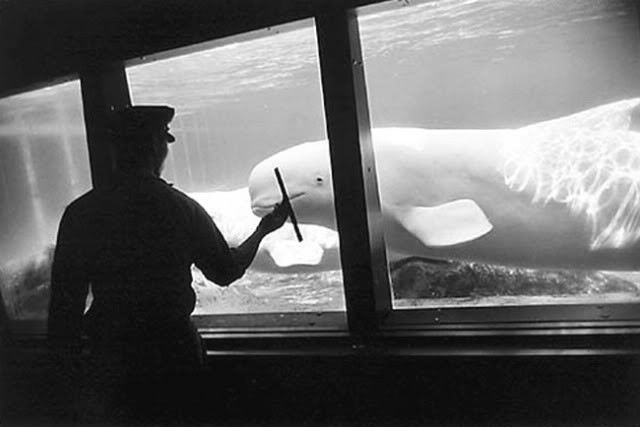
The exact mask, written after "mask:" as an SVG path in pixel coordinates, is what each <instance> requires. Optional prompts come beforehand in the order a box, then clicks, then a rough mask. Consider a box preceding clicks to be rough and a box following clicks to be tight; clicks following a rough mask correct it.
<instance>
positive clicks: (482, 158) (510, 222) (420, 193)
mask: <svg viewBox="0 0 640 427" xmlns="http://www.w3.org/2000/svg"><path fill="white" fill-rule="evenodd" d="M639 104H640V98H634V99H625V100H621V101H616V102H611V103H608V104H605V105H600V106H597V107H594V108H590V109H588V110H585V111H581V112H578V113H574V114H571V115H569V116H564V117H560V118H556V119H552V120H547V121H544V122H539V123H534V124H531V125H528V126H524V127H520V128H516V129H423V128H407V127H390V128H374V129H372V145H373V150H374V155H375V164H376V171H377V178H378V190H379V196H380V204H381V211H382V217H383V228H384V238H385V242H386V244H387V251H388V254H389V258H390V259H391V260H394V259H401V258H405V257H408V256H425V257H429V258H442V259H456V260H464V261H477V262H486V263H494V264H501V265H509V266H521V267H528V268H572V269H598V270H638V269H640V133H638V132H636V131H635V130H634V129H635V128H636V126H637V120H636V118H635V117H636V115H637V113H638V105H639ZM276 167H278V168H279V170H280V171H281V173H282V175H283V177H284V180H285V181H286V185H287V188H288V191H289V195H290V198H291V204H292V207H293V209H294V210H295V212H296V215H297V217H298V221H299V222H300V223H306V224H316V225H320V226H323V227H328V228H332V229H334V230H335V229H336V222H335V214H334V199H333V190H332V180H331V172H330V161H329V149H328V142H327V141H326V140H320V141H313V142H304V143H301V144H298V145H295V146H293V147H291V148H288V149H285V150H283V151H281V152H278V153H276V154H274V155H272V156H271V157H268V158H266V159H264V160H262V161H261V162H259V163H258V164H257V165H255V167H254V168H253V169H252V171H251V174H250V177H249V193H250V197H251V207H252V210H253V212H254V213H255V214H256V215H258V216H261V215H264V214H266V213H267V212H269V211H270V210H271V209H272V208H273V206H274V204H275V203H277V202H279V201H280V192H279V189H278V186H277V183H276V180H275V177H274V174H273V170H274V168H276Z"/></svg>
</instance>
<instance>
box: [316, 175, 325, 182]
mask: <svg viewBox="0 0 640 427" xmlns="http://www.w3.org/2000/svg"><path fill="white" fill-rule="evenodd" d="M323 181H324V179H323V178H322V177H321V176H319V177H317V178H316V182H317V183H318V184H320V183H322V182H323Z"/></svg>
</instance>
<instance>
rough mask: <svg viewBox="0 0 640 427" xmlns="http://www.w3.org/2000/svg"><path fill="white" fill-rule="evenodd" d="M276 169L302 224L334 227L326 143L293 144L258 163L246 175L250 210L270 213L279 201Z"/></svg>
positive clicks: (262, 214)
mask: <svg viewBox="0 0 640 427" xmlns="http://www.w3.org/2000/svg"><path fill="white" fill-rule="evenodd" d="M275 168H278V169H279V171H280V174H281V175H282V179H283V181H284V183H285V187H286V189H287V194H288V195H289V199H290V201H291V205H292V207H293V210H294V212H295V214H296V218H297V219H298V221H299V222H301V223H307V224H317V225H322V226H325V227H330V228H335V211H334V207H333V206H334V205H333V185H332V183H331V167H330V162H329V147H328V145H327V143H326V141H318V142H307V143H304V144H300V145H296V146H293V147H291V148H288V149H286V150H283V151H281V152H279V153H276V154H274V155H273V156H271V157H268V158H266V159H265V160H263V161H261V162H260V163H258V164H257V165H256V166H254V168H253V170H252V171H251V174H250V176H249V194H250V196H251V209H252V210H253V213H254V214H256V215H258V216H264V215H266V214H267V213H269V212H270V211H271V210H272V209H273V207H274V205H275V204H276V203H279V202H280V201H281V200H282V195H281V193H280V188H279V186H278V181H277V179H276V176H275V172H274V170H275Z"/></svg>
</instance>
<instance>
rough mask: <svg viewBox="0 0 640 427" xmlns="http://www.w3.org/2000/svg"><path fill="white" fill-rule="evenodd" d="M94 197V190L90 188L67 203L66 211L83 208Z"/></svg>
mask: <svg viewBox="0 0 640 427" xmlns="http://www.w3.org/2000/svg"><path fill="white" fill-rule="evenodd" d="M95 199H96V191H95V190H94V189H91V190H89V191H87V192H86V193H84V194H82V195H80V196H78V197H76V198H75V199H74V200H73V201H71V203H69V205H67V211H76V210H84V209H86V208H87V207H89V206H91V205H92V204H93V203H94V201H95Z"/></svg>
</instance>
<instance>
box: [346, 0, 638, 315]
mask: <svg viewBox="0 0 640 427" xmlns="http://www.w3.org/2000/svg"><path fill="white" fill-rule="evenodd" d="M358 13H359V27H360V36H361V44H362V50H363V56H364V67H365V74H366V80H367V91H368V99H369V108H370V115H371V123H372V140H373V147H374V153H375V160H376V170H377V178H378V184H379V195H380V199H381V208H382V212H383V216H384V238H385V242H386V249H387V255H388V258H389V274H390V276H391V281H392V288H393V289H392V293H393V307H394V308H395V309H416V308H421V309H424V308H429V309H433V310H438V312H437V313H440V314H435V315H434V316H432V317H433V319H432V320H433V321H434V322H438V321H442V320H443V319H445V318H449V319H450V320H452V321H453V320H455V319H454V318H453V317H451V316H448V317H447V316H445V315H443V314H442V313H444V311H441V310H442V309H445V308H446V309H451V310H454V311H455V310H456V309H460V308H462V309H467V308H470V307H473V308H478V307H506V306H511V307H514V308H516V309H517V310H516V311H510V313H512V314H513V316H515V317H517V316H518V313H525V312H527V311H522V310H520V309H521V308H522V307H523V306H529V307H531V306H534V307H539V306H566V305H573V306H574V307H576V306H578V305H579V306H581V307H587V308H585V309H584V310H583V311H581V312H580V313H579V315H580V316H582V317H583V318H593V317H597V313H596V311H593V310H591V309H590V308H588V307H590V304H597V305H599V306H600V307H602V304H606V305H607V306H608V307H612V306H615V305H618V304H623V305H624V304H630V303H636V304H637V303H639V302H640V256H639V255H640V133H638V129H640V128H639V127H638V122H637V121H638V117H639V115H638V113H637V112H638V111H639V108H640V97H639V96H640V90H639V88H640V75H639V74H638V66H637V64H638V47H639V44H638V18H637V15H636V11H635V5H634V2H631V1H617V2H593V1H591V0H578V1H572V2H553V1H542V0H541V1H533V2H521V1H517V0H512V1H501V2H495V1H489V0H486V1H476V2H468V1H465V0H449V1H439V2H411V4H410V5H409V3H408V2H402V3H401V5H400V6H399V5H398V2H394V3H393V5H389V4H385V5H383V6H380V5H376V6H373V7H364V8H361V9H359V11H358ZM614 308H615V307H614ZM518 310H520V311H518ZM433 312H434V313H436V311H433ZM452 312H453V311H452ZM464 313H469V311H468V310H467V311H465V312H464ZM540 313H541V312H540V311H539V310H538V311H535V316H534V317H535V318H536V319H544V316H542V317H541V316H540ZM554 313H555V312H554ZM558 313H559V312H558ZM565 313H566V312H565ZM513 316H512V317H510V320H512V319H513V318H514V317H513ZM635 316H637V312H636V315H635ZM561 317H562V316H561V315H560V316H559V318H561ZM547 320H552V319H547ZM553 320H556V319H555V318H554V319H553Z"/></svg>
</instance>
